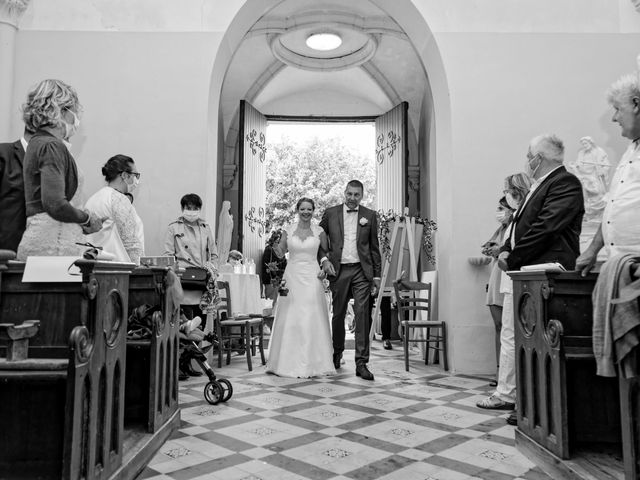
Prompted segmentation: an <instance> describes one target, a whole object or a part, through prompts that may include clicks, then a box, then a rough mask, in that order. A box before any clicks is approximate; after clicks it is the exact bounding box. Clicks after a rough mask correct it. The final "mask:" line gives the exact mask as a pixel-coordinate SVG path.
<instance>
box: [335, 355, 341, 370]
mask: <svg viewBox="0 0 640 480" xmlns="http://www.w3.org/2000/svg"><path fill="white" fill-rule="evenodd" d="M340 360H342V354H341V353H338V354H335V353H334V354H333V366H334V367H335V369H336V370H337V369H339V368H340V367H341V366H342V363H341V362H340Z"/></svg>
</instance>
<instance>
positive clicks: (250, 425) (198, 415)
mask: <svg viewBox="0 0 640 480" xmlns="http://www.w3.org/2000/svg"><path fill="white" fill-rule="evenodd" d="M380 347H381V345H380V342H373V345H372V352H371V353H372V355H371V362H370V364H369V366H370V368H371V370H372V371H373V373H374V374H375V377H376V379H375V381H373V382H368V381H365V380H362V379H360V378H358V377H356V376H355V375H354V370H355V367H354V364H353V352H352V351H347V352H345V358H346V359H347V363H346V365H344V366H343V368H342V369H340V371H339V374H338V375H337V376H334V377H325V378H320V379H291V378H280V377H276V376H274V375H269V374H266V373H265V370H264V367H261V366H258V367H255V368H254V371H253V372H248V371H247V368H246V362H245V358H244V357H242V356H239V357H234V358H232V362H231V365H229V366H224V367H223V368H222V369H216V375H217V376H218V377H220V378H227V379H229V380H230V381H231V382H232V384H233V388H234V393H233V397H232V398H231V399H230V400H229V401H228V402H227V403H222V404H218V405H215V406H214V405H209V404H208V403H207V402H206V401H205V400H204V397H203V394H202V391H203V387H204V385H205V383H206V380H203V378H204V377H196V378H191V379H189V380H187V381H185V382H181V384H180V401H181V419H182V424H181V427H180V429H179V431H177V432H176V433H175V434H174V435H173V437H172V438H171V439H170V440H169V441H167V442H166V443H165V444H164V445H163V446H162V448H161V449H160V451H159V452H158V453H157V455H156V456H155V457H154V458H153V460H152V461H151V462H150V464H149V466H148V467H147V468H146V469H145V470H144V471H143V472H142V474H141V475H140V476H139V479H140V480H141V479H153V480H161V479H162V480H182V479H184V480H192V479H193V480H196V479H197V480H205V479H210V480H271V479H274V480H275V479H278V480H280V479H283V480H290V479H291V480H293V479H300V480H307V479H309V480H328V479H345V480H346V479H351V480H373V479H384V480H392V479H401V480H469V479H491V480H522V479H526V480H548V477H547V476H546V475H545V474H544V473H542V471H541V470H540V469H538V468H537V467H535V466H534V465H533V464H532V463H531V462H530V461H529V460H528V459H527V458H525V457H524V456H522V455H521V454H520V453H519V452H518V451H517V450H516V449H515V448H514V442H513V438H514V432H513V427H510V426H508V425H507V424H506V423H505V416H506V415H505V413H506V412H499V411H491V410H481V409H479V408H476V407H475V402H476V401H477V400H478V399H479V398H483V397H484V396H486V395H487V394H488V393H490V391H491V390H492V389H491V388H490V387H489V385H488V380H487V379H483V378H476V377H469V376H464V375H449V374H447V373H445V372H443V371H442V370H441V369H440V368H439V367H438V366H435V367H434V366H425V365H424V364H423V362H422V361H421V360H420V358H419V357H418V356H417V355H416V356H415V357H414V358H413V359H412V361H411V371H410V372H405V371H404V364H403V360H402V351H401V347H400V345H397V346H396V348H395V349H394V350H392V351H391V352H389V351H385V350H382V349H381V348H380Z"/></svg>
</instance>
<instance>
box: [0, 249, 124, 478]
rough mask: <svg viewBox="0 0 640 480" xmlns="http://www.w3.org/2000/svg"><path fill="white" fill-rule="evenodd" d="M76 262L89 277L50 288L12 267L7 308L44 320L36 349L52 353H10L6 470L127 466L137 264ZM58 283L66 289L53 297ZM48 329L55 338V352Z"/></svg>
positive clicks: (51, 473) (5, 284)
mask: <svg viewBox="0 0 640 480" xmlns="http://www.w3.org/2000/svg"><path fill="white" fill-rule="evenodd" d="M76 264H77V265H78V266H79V267H80V270H81V272H82V282H80V283H67V284H56V285H53V284H42V290H43V292H42V293H40V292H38V287H37V285H36V284H23V285H20V286H18V285H16V284H13V283H12V281H13V280H15V278H16V277H17V276H18V275H17V269H19V268H18V265H15V264H14V265H9V266H7V268H6V269H3V271H2V277H1V282H2V283H1V284H0V318H1V319H2V322H3V323H8V322H11V323H21V322H22V321H23V320H31V319H38V320H40V325H41V330H40V331H41V332H42V335H38V336H37V337H36V339H35V341H34V342H33V343H34V344H38V346H36V347H35V348H34V349H33V351H34V352H38V353H39V354H42V355H39V356H38V358H33V359H29V360H25V361H16V362H8V361H6V360H3V361H0V384H1V385H2V388H0V405H2V408H1V409H0V430H2V431H3V435H1V436H0V452H2V453H0V478H65V479H75V478H110V477H111V476H112V475H113V474H114V473H115V472H117V471H118V470H119V469H120V468H121V466H122V459H123V449H122V441H123V436H124V435H123V424H124V408H123V407H124V369H125V352H126V350H125V336H126V311H127V300H128V298H127V297H128V295H127V290H128V279H129V271H130V269H131V268H130V266H129V265H126V264H115V263H111V264H106V263H101V262H95V261H91V260H78V261H77V262H76ZM13 287H15V288H16V292H15V296H14V295H13V293H12V292H11V289H12V288H13ZM54 292H55V295H56V296H57V298H56V299H55V300H53V301H52V302H50V301H49V300H51V299H52V298H51V296H52V295H54ZM29 297H31V300H29ZM65 298H68V299H69V303H68V304H65V302H64V299H65ZM52 304H53V305H55V306H61V312H63V313H64V316H61V315H60V313H59V312H57V311H56V310H54V309H53V308H54V306H53V305H52ZM74 308H75V309H76V310H75V311H74ZM66 332H69V335H68V336H67V342H68V346H66V348H65V346H64V345H62V341H63V340H62V337H61V336H62V335H64V333H66ZM42 338H47V339H50V340H51V341H52V345H51V348H48V347H47V348H48V349H47V350H46V352H48V353H47V354H44V351H45V350H43V348H45V347H46V346H45V345H44V344H43V343H42ZM30 350H31V349H30Z"/></svg>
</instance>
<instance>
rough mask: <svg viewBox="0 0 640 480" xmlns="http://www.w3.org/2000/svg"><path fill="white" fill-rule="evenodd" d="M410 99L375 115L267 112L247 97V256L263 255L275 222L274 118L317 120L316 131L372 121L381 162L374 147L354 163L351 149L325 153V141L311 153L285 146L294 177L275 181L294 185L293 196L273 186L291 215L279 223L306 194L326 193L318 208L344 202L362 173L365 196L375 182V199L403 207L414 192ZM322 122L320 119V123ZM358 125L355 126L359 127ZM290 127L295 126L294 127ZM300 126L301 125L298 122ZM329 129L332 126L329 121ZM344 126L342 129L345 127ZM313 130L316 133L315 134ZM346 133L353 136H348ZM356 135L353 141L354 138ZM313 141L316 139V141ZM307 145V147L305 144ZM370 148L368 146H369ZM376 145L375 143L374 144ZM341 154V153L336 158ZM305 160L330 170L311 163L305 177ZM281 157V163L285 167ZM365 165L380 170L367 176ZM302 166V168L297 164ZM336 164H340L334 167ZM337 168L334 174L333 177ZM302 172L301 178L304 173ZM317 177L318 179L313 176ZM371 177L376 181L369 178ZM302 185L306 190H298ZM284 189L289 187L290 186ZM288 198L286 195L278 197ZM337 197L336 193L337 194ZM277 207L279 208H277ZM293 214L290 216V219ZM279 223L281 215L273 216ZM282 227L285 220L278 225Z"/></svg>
mask: <svg viewBox="0 0 640 480" xmlns="http://www.w3.org/2000/svg"><path fill="white" fill-rule="evenodd" d="M407 111H408V104H407V102H401V103H400V104H398V105H396V106H395V107H393V108H392V109H391V110H389V111H387V112H386V113H383V114H382V115H378V116H375V117H373V116H372V117H321V118H317V117H308V116H301V117H291V116H275V115H271V116H267V115H265V114H263V113H261V112H260V111H259V110H258V109H256V108H255V107H254V106H252V105H251V104H250V103H249V102H247V101H246V100H241V101H240V108H239V135H238V180H239V181H238V191H237V192H238V197H237V198H238V214H239V216H240V215H241V218H242V222H240V223H239V225H238V227H239V228H238V246H239V249H240V251H242V252H243V254H244V255H245V258H253V259H259V258H260V255H261V251H262V249H263V244H264V241H265V239H264V237H265V235H266V233H267V232H268V231H269V228H270V227H271V226H270V225H267V218H266V217H267V215H266V201H267V199H266V196H267V188H266V187H267V184H266V178H267V175H266V165H267V161H266V156H267V152H268V150H269V149H268V148H267V127H268V124H269V123H270V122H277V121H280V122H285V123H292V122H297V123H300V122H302V123H307V124H309V123H311V125H308V127H307V128H311V129H312V132H313V131H319V129H320V127H319V125H322V124H338V125H348V124H358V123H372V124H374V125H375V127H374V135H373V136H370V137H369V145H371V146H373V148H374V149H375V155H374V158H375V161H374V162H371V158H372V157H371V153H370V151H369V153H368V154H366V155H365V156H364V157H362V158H359V159H357V160H355V161H353V162H351V163H350V162H345V158H343V157H344V156H349V157H351V155H350V154H349V153H348V149H343V150H342V151H341V150H340V149H339V148H338V150H336V151H334V152H331V151H330V152H328V153H327V152H325V151H324V150H326V148H325V149H322V148H320V145H321V142H315V145H314V144H313V143H312V145H311V146H310V148H311V151H310V152H308V153H309V154H308V155H302V153H301V152H297V153H296V152H293V153H292V152H289V153H291V155H288V154H287V149H289V150H291V146H289V147H286V148H285V147H283V148H282V149H281V151H280V154H281V155H283V158H288V159H289V160H288V161H287V162H284V161H283V162H282V163H288V164H289V165H290V166H291V167H292V168H291V170H290V171H288V173H289V177H288V178H283V179H281V180H280V181H279V182H274V183H273V185H271V186H272V187H273V186H274V185H276V184H277V185H279V186H280V187H281V189H284V190H286V189H289V190H290V192H289V193H290V195H284V194H283V193H282V191H278V190H277V189H274V188H272V189H271V190H272V193H275V196H276V198H275V199H272V204H273V203H276V202H279V207H280V208H279V210H281V213H282V215H283V216H284V217H285V218H281V219H280V221H278V222H277V223H278V224H286V223H289V222H290V221H291V220H293V218H294V212H293V210H292V208H293V207H294V206H295V204H296V202H297V201H298V199H299V198H300V197H301V196H311V195H317V196H318V197H320V198H322V200H323V202H326V203H324V204H323V203H322V202H320V204H319V206H320V207H321V208H320V209H318V211H321V210H323V209H324V208H322V207H326V206H328V205H332V204H334V203H339V202H340V200H339V199H340V198H341V196H340V193H341V192H342V191H343V189H344V185H345V184H346V182H347V181H348V180H350V179H351V178H353V177H354V176H356V177H358V176H362V175H365V177H366V178H365V177H363V178H361V180H362V181H363V183H365V187H366V188H365V192H364V193H365V197H366V196H367V189H369V191H371V190H370V189H371V187H370V186H369V185H371V186H374V187H375V188H374V189H373V191H374V192H375V195H373V197H372V196H371V195H368V196H369V197H370V198H373V199H375V205H372V207H373V208H375V209H376V210H383V211H384V212H388V211H389V210H391V211H393V212H402V209H403V206H404V205H405V204H406V198H407V193H408V188H407V183H408V180H407V179H408V177H407V175H406V174H407V172H408V170H409V169H408V166H407V161H408V148H407V131H408V129H407ZM319 122H320V123H319ZM356 127H357V126H356V125H353V128H356ZM290 128H294V127H293V126H291V127H290ZM297 128H298V129H300V128H301V127H300V126H298V127H297ZM325 128H328V129H329V128H330V127H329V125H326V126H325ZM345 129H346V127H345V128H344V129H340V130H345ZM312 135H313V133H312ZM345 138H349V137H346V136H345ZM353 140H354V139H353V138H352V139H351V140H350V141H349V142H351V141H353ZM312 142H313V141H312ZM328 144H329V145H330V146H331V147H330V148H335V147H336V146H338V147H339V145H337V144H338V142H337V141H334V142H333V144H332V143H331V142H328ZM303 148H304V147H303ZM365 148H366V147H365ZM369 148H371V147H369ZM321 152H324V153H327V155H326V156H323V157H321V158H320V157H319V154H320V153H321ZM333 157H336V158H333ZM301 160H305V161H306V162H307V165H308V166H313V165H314V164H317V165H318V166H319V167H321V168H324V169H325V175H324V176H322V177H321V178H319V177H318V174H319V173H320V172H319V171H318V170H316V169H312V168H307V169H306V170H305V172H306V173H307V174H306V175H305V176H304V177H300V172H301V170H300V167H301V165H302V164H301V163H300V162H301ZM279 163H280V162H279V161H276V162H275V164H276V165H277V166H279ZM362 163H364V164H369V165H370V164H372V163H373V164H375V175H370V174H369V175H367V174H366V173H365V172H366V171H367V170H366V169H365V170H364V171H360V169H361V168H362ZM296 167H297V168H296ZM333 167H336V168H333ZM331 173H333V174H334V175H333V177H332V176H331ZM299 177H300V178H299ZM314 178H315V181H314V180H313V179H314ZM327 179H329V181H328V182H327V185H326V186H325V188H322V189H318V188H317V187H318V186H319V185H320V184H321V183H322V181H324V180H327ZM369 179H370V180H369ZM298 187H301V188H300V189H297V188H298ZM284 190H283V191H284ZM278 197H283V198H278ZM332 197H335V198H332ZM276 209H277V206H276V208H274V210H273V211H274V212H275V211H276ZM287 217H288V218H287ZM273 220H274V221H273V223H274V225H275V224H276V221H275V218H274V219H273ZM278 226H281V225H278Z"/></svg>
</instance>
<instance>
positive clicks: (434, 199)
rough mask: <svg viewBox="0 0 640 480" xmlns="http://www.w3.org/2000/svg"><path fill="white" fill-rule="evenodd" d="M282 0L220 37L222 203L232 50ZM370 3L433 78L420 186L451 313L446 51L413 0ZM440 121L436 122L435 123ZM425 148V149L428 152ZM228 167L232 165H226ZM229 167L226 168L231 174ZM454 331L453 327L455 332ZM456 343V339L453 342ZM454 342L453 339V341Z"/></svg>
mask: <svg viewBox="0 0 640 480" xmlns="http://www.w3.org/2000/svg"><path fill="white" fill-rule="evenodd" d="M281 1H282V0H248V1H247V2H245V3H244V4H243V5H242V7H241V8H240V9H239V10H238V13H237V14H236V16H235V17H234V19H233V21H232V22H231V23H230V25H229V27H228V29H227V31H226V32H225V35H224V37H223V38H222V41H221V45H220V48H219V50H218V54H217V56H216V58H215V61H214V65H213V69H212V73H211V82H210V88H209V121H208V152H209V153H208V155H209V159H210V161H209V162H208V170H207V172H206V174H207V177H208V178H216V183H215V185H210V186H208V191H207V194H208V195H211V197H212V198H213V197H215V198H216V204H217V205H219V204H220V203H221V200H222V188H223V185H222V183H223V179H224V177H225V175H224V172H223V165H222V164H221V163H219V162H223V161H224V160H223V159H224V149H225V132H223V131H222V126H221V118H222V117H221V109H220V105H221V104H220V100H221V99H220V95H221V92H222V85H223V81H224V76H225V73H226V71H227V68H228V67H229V64H230V62H231V58H232V56H233V53H234V52H235V50H236V49H237V48H238V46H239V45H240V43H241V42H242V40H243V38H244V36H245V34H246V33H247V32H248V31H249V29H250V28H251V26H252V25H253V24H254V23H255V22H257V21H258V20H259V19H260V18H261V17H262V16H263V15H264V14H265V13H267V12H268V11H270V10H271V9H272V8H274V7H275V6H277V5H278V4H279V3H281ZM370 1H371V3H372V4H374V5H376V6H377V7H378V8H380V9H381V10H383V11H384V12H386V13H387V15H388V16H389V17H390V18H391V19H393V20H394V21H395V22H396V23H397V24H398V25H399V26H400V27H401V28H402V30H404V32H405V33H406V35H407V37H408V38H409V40H410V41H411V43H412V45H413V47H414V49H415V51H416V54H417V56H418V58H419V59H420V62H421V63H422V67H423V68H424V70H425V71H426V74H427V78H428V80H429V84H428V88H429V90H430V92H431V102H430V104H429V105H427V106H426V111H427V115H426V118H424V119H423V120H422V121H421V122H420V125H419V127H418V128H419V129H427V130H428V131H427V134H426V140H425V141H426V142H427V143H429V144H431V146H430V147H426V148H423V149H421V151H422V152H423V154H424V155H426V156H428V158H426V159H425V161H424V162H421V166H420V168H424V169H426V170H427V176H428V178H429V180H428V184H423V185H421V186H420V188H421V189H422V190H423V191H421V197H422V198H424V199H429V200H423V203H424V202H426V204H427V205H428V215H429V216H430V217H431V218H434V219H440V222H439V228H438V242H437V243H438V245H437V251H436V258H437V261H438V266H439V267H438V269H439V270H440V273H439V280H438V281H439V285H440V288H439V291H440V294H439V298H438V306H437V309H438V310H439V314H440V315H442V316H443V318H453V310H454V305H455V298H454V293H453V289H452V288H450V287H451V286H452V278H451V276H450V274H449V273H448V271H447V270H448V268H447V267H448V263H449V262H448V259H449V258H450V252H449V251H448V245H451V244H452V242H451V239H452V236H453V225H452V222H451V221H448V220H450V219H452V213H451V212H452V201H451V193H450V192H451V191H452V188H451V187H452V186H453V182H454V179H453V172H452V170H451V169H449V168H446V166H447V165H449V164H451V162H452V159H453V141H452V123H451V122H452V120H451V103H450V99H449V85H448V81H447V75H446V71H445V67H444V63H443V60H442V57H441V55H440V51H439V47H438V44H437V42H436V39H435V37H434V35H433V33H432V31H431V29H430V28H429V25H428V23H427V21H426V20H425V18H424V16H423V14H422V13H421V12H420V11H419V10H418V8H417V7H416V5H415V4H414V3H413V2H411V1H410V0H405V1H399V0H370ZM436 127H437V128H436ZM425 152H426V153H425ZM227 168H229V167H227ZM229 174H230V172H227V175H226V176H227V178H228V176H229ZM451 333H452V334H453V335H455V331H452V332H451ZM450 343H452V344H453V342H450ZM454 345H455V344H454ZM451 352H452V357H453V360H454V361H453V362H452V364H453V368H454V369H455V350H454V349H453V348H452V349H451Z"/></svg>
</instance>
